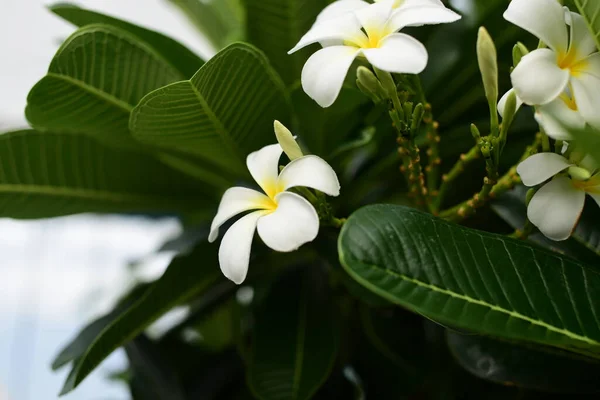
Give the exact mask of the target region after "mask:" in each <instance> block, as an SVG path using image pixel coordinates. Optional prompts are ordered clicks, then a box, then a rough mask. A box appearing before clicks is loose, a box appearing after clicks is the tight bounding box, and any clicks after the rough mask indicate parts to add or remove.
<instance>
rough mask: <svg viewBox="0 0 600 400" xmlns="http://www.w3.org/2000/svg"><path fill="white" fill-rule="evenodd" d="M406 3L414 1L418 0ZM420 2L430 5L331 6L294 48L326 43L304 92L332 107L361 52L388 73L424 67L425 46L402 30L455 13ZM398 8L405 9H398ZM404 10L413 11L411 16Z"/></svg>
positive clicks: (385, 0)
mask: <svg viewBox="0 0 600 400" xmlns="http://www.w3.org/2000/svg"><path fill="white" fill-rule="evenodd" d="M405 1H406V2H408V3H409V4H410V3H415V2H416V1H417V0H405ZM420 2H421V3H424V4H425V3H426V4H430V6H421V7H417V6H411V7H409V6H406V7H405V8H403V6H402V5H401V3H400V2H397V1H394V0H381V1H378V2H377V3H374V4H369V3H365V2H363V1H357V0H341V1H338V2H336V3H333V4H332V5H331V6H329V7H327V8H326V9H325V10H324V11H323V12H322V13H321V15H320V16H319V18H318V19H317V22H316V23H315V24H314V25H313V27H312V28H311V29H310V30H309V31H308V32H307V33H306V34H305V35H304V36H303V37H302V38H301V39H300V41H299V42H298V44H297V45H296V46H295V47H294V48H293V49H292V50H290V52H289V53H290V54H291V53H294V52H295V51H298V50H300V49H302V48H304V47H306V46H308V45H310V44H313V43H317V42H319V43H321V45H322V46H323V49H321V50H319V51H317V52H316V53H315V54H313V55H312V56H311V57H310V58H309V59H308V61H307V62H306V64H305V65H304V68H303V69H302V87H303V88H304V91H305V92H306V93H307V94H308V95H309V96H310V97H311V98H312V99H314V100H315V101H316V102H317V103H318V104H319V105H320V106H322V107H329V106H330V105H332V104H333V102H334V101H335V100H336V98H337V97H338V95H339V93H340V90H341V89H342V85H343V83H344V78H345V77H346V74H347V73H348V70H349V69H350V66H351V64H352V62H353V61H354V59H355V58H356V57H359V56H361V57H364V58H366V59H367V61H368V62H369V63H371V64H372V65H373V66H374V67H376V68H379V69H380V70H383V71H388V72H393V73H407V74H418V73H420V72H421V71H423V69H425V67H426V66H427V60H428V54H427V50H426V49H425V46H423V44H421V42H419V41H418V40H416V39H414V38H412V37H411V36H408V35H406V34H403V33H397V32H398V31H399V30H401V29H402V28H404V27H406V26H413V25H422V24H433V23H443V22H448V20H449V19H450V18H449V17H448V15H447V14H446V12H451V11H450V10H447V9H445V7H444V10H446V11H445V12H443V13H442V14H443V15H441V16H440V15H438V14H436V13H434V12H433V11H431V10H433V9H436V10H437V9H438V8H440V5H439V4H438V3H439V2H438V1H437V0H436V1H434V0H420ZM394 6H400V7H399V8H397V9H395V8H394ZM442 7H443V6H442ZM403 9H405V10H408V9H411V10H412V12H410V13H408V14H406V13H405V12H403V11H402V10H403ZM426 10H429V11H430V12H426ZM453 14H454V13H453ZM453 18H455V17H453ZM459 18H460V16H459Z"/></svg>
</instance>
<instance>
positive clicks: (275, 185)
mask: <svg viewBox="0 0 600 400" xmlns="http://www.w3.org/2000/svg"><path fill="white" fill-rule="evenodd" d="M263 190H264V191H265V193H266V195H267V196H268V197H269V198H268V199H265V198H264V197H263V198H262V200H261V201H260V202H259V203H260V207H261V208H262V209H265V210H271V211H275V209H276V208H277V201H276V200H275V197H276V196H277V195H278V194H279V193H281V192H283V185H282V184H281V183H280V182H277V181H270V182H264V183H263Z"/></svg>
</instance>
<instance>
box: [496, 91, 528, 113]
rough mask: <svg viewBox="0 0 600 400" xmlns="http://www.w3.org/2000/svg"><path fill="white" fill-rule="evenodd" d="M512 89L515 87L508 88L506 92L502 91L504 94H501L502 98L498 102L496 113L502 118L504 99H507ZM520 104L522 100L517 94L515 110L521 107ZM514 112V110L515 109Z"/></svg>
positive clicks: (504, 105)
mask: <svg viewBox="0 0 600 400" xmlns="http://www.w3.org/2000/svg"><path fill="white" fill-rule="evenodd" d="M514 91H515V89H510V90H509V91H508V92H506V93H504V96H502V98H501V99H500V101H499V102H498V113H499V114H500V116H501V117H502V118H504V108H505V107H506V101H507V100H508V96H510V94H511V93H513V92H514ZM522 105H523V100H521V99H520V98H519V96H517V111H519V109H520V108H521V106H522ZM515 113H516V111H515Z"/></svg>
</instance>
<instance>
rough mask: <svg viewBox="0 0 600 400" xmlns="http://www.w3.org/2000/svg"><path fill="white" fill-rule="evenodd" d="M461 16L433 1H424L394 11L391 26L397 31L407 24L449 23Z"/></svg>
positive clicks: (391, 28)
mask: <svg viewBox="0 0 600 400" xmlns="http://www.w3.org/2000/svg"><path fill="white" fill-rule="evenodd" d="M460 18H461V16H460V15H459V14H457V13H455V12H454V11H452V10H450V9H448V8H446V7H444V6H443V5H442V6H439V5H437V4H435V3H433V2H423V3H420V4H419V5H408V4H407V5H406V6H405V5H402V6H400V7H399V8H398V9H397V10H395V11H394V12H393V13H392V18H391V21H390V23H389V28H390V30H391V31H394V32H397V31H399V30H400V29H402V28H404V27H407V26H421V25H435V24H447V23H450V22H455V21H458V20H459V19H460Z"/></svg>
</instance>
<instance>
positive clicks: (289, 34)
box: [244, 0, 327, 84]
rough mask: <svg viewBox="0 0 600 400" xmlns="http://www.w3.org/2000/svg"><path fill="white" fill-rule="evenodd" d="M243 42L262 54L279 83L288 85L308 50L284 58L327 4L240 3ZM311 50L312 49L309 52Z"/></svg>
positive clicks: (291, 0) (309, 0)
mask: <svg viewBox="0 0 600 400" xmlns="http://www.w3.org/2000/svg"><path fill="white" fill-rule="evenodd" d="M244 3H245V5H246V10H247V14H248V16H247V19H248V21H252V23H249V24H247V26H246V30H247V39H248V41H249V42H250V43H252V44H254V45H256V46H257V47H258V48H259V49H261V50H262V51H264V52H265V54H266V55H267V57H269V60H271V62H272V63H273V66H274V67H275V69H276V70H277V71H278V72H279V73H280V74H281V77H282V78H283V80H284V81H285V82H286V83H288V84H290V83H292V82H294V81H296V80H297V79H298V78H299V77H300V73H301V72H302V67H303V66H304V63H305V62H306V60H307V59H308V57H309V56H310V54H311V49H305V50H301V51H298V52H296V53H294V54H292V55H288V54H287V52H288V51H290V50H291V49H292V48H293V47H294V46H295V45H296V43H298V41H299V40H300V38H301V37H302V36H303V35H304V34H305V33H306V32H307V31H308V30H309V29H310V27H311V26H312V24H313V23H314V22H315V20H316V18H317V15H319V12H320V11H321V10H322V9H323V8H325V6H327V0H244ZM312 50H314V49H312Z"/></svg>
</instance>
